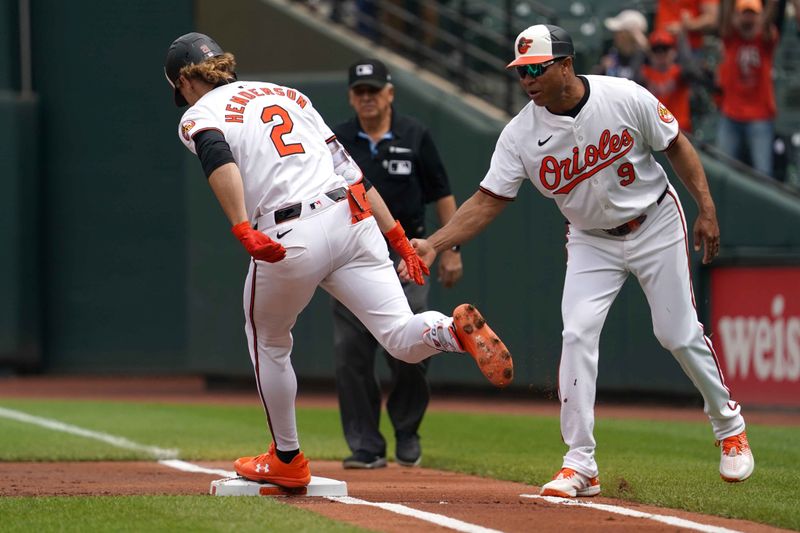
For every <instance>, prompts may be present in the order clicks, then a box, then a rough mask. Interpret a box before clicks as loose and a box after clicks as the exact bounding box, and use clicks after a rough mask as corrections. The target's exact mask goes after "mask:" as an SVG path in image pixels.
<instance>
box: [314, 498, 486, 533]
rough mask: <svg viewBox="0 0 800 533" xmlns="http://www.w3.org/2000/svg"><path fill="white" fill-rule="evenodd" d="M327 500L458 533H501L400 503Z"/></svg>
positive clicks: (347, 499)
mask: <svg viewBox="0 0 800 533" xmlns="http://www.w3.org/2000/svg"><path fill="white" fill-rule="evenodd" d="M325 498H326V499H328V500H331V501H334V502H339V503H344V504H346V505H366V506H368V507H378V508H380V509H384V510H386V511H391V512H393V513H397V514H401V515H405V516H411V517H413V518H416V519H418V520H424V521H425V522H430V523H432V524H436V525H437V526H442V527H447V528H450V529H455V530H456V531H464V532H465V533H501V532H500V531H498V530H496V529H489V528H486V527H483V526H477V525H475V524H470V523H469V522H462V521H461V520H457V519H455V518H450V517H449V516H444V515H440V514H436V513H429V512H427V511H420V510H418V509H413V508H411V507H406V506H405V505H400V504H399V503H381V502H368V501H366V500H359V499H358V498H353V497H351V496H325Z"/></svg>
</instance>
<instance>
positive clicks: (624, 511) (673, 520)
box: [520, 494, 740, 533]
mask: <svg viewBox="0 0 800 533" xmlns="http://www.w3.org/2000/svg"><path fill="white" fill-rule="evenodd" d="M520 497H522V498H536V499H541V500H545V501H547V502H550V503H556V504H561V505H574V506H577V507H589V508H591V509H598V510H600V511H607V512H609V513H616V514H621V515H625V516H632V517H634V518H647V519H649V520H655V521H656V522H663V523H665V524H669V525H671V526H676V527H684V528H686V529H694V530H696V531H703V532H705V533H740V532H739V531H737V530H735V529H728V528H725V527H719V526H709V525H706V524H701V523H699V522H693V521H691V520H686V519H684V518H678V517H677V516H667V515H660V514H653V513H643V512H641V511H634V510H633V509H628V508H626V507H619V506H617V505H608V504H605V503H592V502H584V501H578V500H571V499H569V498H558V497H555V496H539V495H538V494H520Z"/></svg>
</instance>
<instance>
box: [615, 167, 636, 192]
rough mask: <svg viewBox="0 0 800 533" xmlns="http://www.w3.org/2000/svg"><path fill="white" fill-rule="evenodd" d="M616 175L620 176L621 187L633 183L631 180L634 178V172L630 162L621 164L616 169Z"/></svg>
mask: <svg viewBox="0 0 800 533" xmlns="http://www.w3.org/2000/svg"><path fill="white" fill-rule="evenodd" d="M617 176H619V177H620V178H622V179H621V180H620V182H619V184H620V185H622V186H623V187H627V186H628V185H630V184H631V183H633V180H635V179H636V173H635V172H634V171H633V165H632V164H631V163H623V164H621V165H620V166H619V168H618V169H617Z"/></svg>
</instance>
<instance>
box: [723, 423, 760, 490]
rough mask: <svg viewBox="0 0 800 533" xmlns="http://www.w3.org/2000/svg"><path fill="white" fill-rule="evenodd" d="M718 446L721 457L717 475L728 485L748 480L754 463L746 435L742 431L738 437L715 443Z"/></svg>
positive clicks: (734, 436)
mask: <svg viewBox="0 0 800 533" xmlns="http://www.w3.org/2000/svg"><path fill="white" fill-rule="evenodd" d="M720 444H721V448H722V457H721V458H720V461H719V475H720V476H721V477H722V479H724V480H725V481H727V482H729V483H736V482H738V481H744V480H745V479H747V478H749V477H750V474H752V473H753V469H754V468H755V466H756V462H755V459H753V452H752V451H750V444H749V443H748V442H747V433H746V432H744V431H742V432H741V433H739V434H738V435H733V436H731V437H728V438H727V439H722V441H717V442H716V445H717V446H720Z"/></svg>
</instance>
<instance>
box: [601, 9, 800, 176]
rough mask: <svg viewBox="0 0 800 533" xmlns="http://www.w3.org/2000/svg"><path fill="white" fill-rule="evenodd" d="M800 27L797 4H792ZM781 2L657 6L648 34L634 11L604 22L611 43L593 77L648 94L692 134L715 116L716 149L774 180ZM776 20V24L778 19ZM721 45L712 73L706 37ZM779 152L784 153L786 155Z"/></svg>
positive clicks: (627, 10)
mask: <svg viewBox="0 0 800 533" xmlns="http://www.w3.org/2000/svg"><path fill="white" fill-rule="evenodd" d="M791 1H792V4H793V5H792V8H793V15H794V16H795V17H798V20H800V9H798V8H799V7H800V0H791ZM786 4H787V2H786V0H763V1H762V0H659V1H658V5H657V9H656V13H655V19H654V21H653V25H652V28H651V27H650V25H649V24H648V20H647V18H646V17H645V16H644V15H643V14H642V13H641V12H639V11H635V10H630V9H626V10H623V11H621V12H620V13H619V14H617V15H616V16H614V17H609V18H607V19H605V21H604V25H605V27H606V28H607V29H608V30H609V31H610V32H611V33H612V35H613V42H612V44H611V45H610V47H609V48H608V50H607V51H606V52H605V54H604V55H603V57H602V58H601V60H600V62H599V64H597V65H596V66H595V67H594V68H593V69H592V72H593V73H594V74H606V75H609V76H619V77H624V78H629V79H631V80H634V81H636V82H638V83H640V84H641V85H643V86H645V87H647V88H648V89H649V90H650V91H651V92H652V93H653V94H654V95H656V96H657V97H658V98H659V99H660V100H661V101H662V102H663V103H664V104H665V105H666V106H667V107H668V108H669V109H670V110H671V111H672V113H673V115H675V117H676V118H677V119H678V122H679V123H680V124H681V128H682V129H683V130H684V131H686V132H692V130H693V124H694V120H695V119H696V118H697V117H702V116H704V115H706V114H708V113H709V112H710V111H712V110H714V109H716V112H717V128H716V135H715V137H716V140H715V144H716V146H717V148H718V149H719V150H720V151H721V152H722V153H724V154H725V155H727V156H728V157H731V158H734V159H736V160H739V161H741V162H743V163H746V164H748V165H749V166H751V167H752V168H754V169H755V170H757V171H758V172H760V173H761V174H764V175H767V176H771V177H775V178H777V179H781V178H783V177H784V176H782V175H781V173H778V172H775V170H776V169H775V161H774V155H775V153H776V148H777V149H778V150H777V151H778V153H780V148H781V146H780V144H779V143H778V144H776V133H775V118H776V112H777V108H776V102H775V87H774V81H773V76H772V72H773V64H774V60H775V51H776V49H777V46H778V44H779V39H780V35H781V32H780V26H782V25H783V19H784V14H785V12H786V8H787V5H786ZM779 15H780V16H779ZM706 35H716V36H718V37H719V42H720V43H721V48H720V50H719V56H718V62H717V63H718V64H717V65H716V66H714V65H711V64H710V63H709V61H708V57H709V56H708V53H707V50H706V49H705V48H704V46H703V43H704V37H705V36H706ZM784 148H785V147H784Z"/></svg>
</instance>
